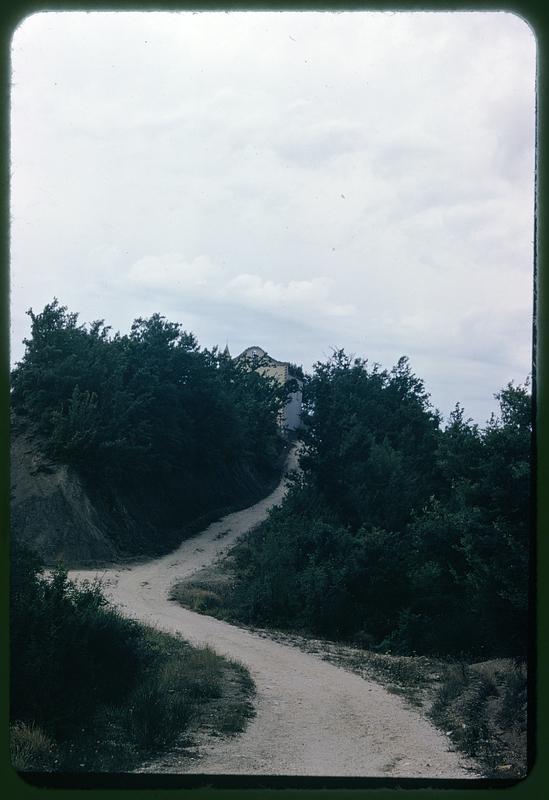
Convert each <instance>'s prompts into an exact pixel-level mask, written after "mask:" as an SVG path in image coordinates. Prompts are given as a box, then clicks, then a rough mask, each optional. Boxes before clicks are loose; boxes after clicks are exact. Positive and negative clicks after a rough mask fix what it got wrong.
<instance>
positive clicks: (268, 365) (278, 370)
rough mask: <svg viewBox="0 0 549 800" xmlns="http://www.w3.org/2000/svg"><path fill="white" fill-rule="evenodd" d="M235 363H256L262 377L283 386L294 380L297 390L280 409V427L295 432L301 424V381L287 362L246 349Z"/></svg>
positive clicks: (264, 353) (257, 349)
mask: <svg viewBox="0 0 549 800" xmlns="http://www.w3.org/2000/svg"><path fill="white" fill-rule="evenodd" d="M235 360H236V361H241V360H246V361H249V362H258V363H257V366H256V367H255V369H257V371H258V372H260V373H261V374H262V375H266V376H268V377H271V378H275V379H276V380H277V381H278V382H279V383H280V384H282V385H284V384H285V383H287V382H288V381H289V380H295V381H296V383H297V385H298V389H297V391H295V392H292V393H291V394H290V396H289V398H288V402H287V403H286V405H285V406H284V408H283V409H282V414H281V417H280V426H281V427H282V428H283V429H284V430H286V431H295V430H297V428H299V427H300V424H301V403H302V397H303V391H302V390H303V381H302V380H301V379H300V378H298V377H297V375H293V374H292V367H291V364H290V363H289V362H288V361H277V360H276V359H275V358H272V357H271V356H270V355H269V354H268V353H267V352H266V351H265V350H263V348H261V347H257V346H256V345H254V346H253V347H247V348H246V350H244V352H243V353H240V355H239V356H237V357H236V359H235Z"/></svg>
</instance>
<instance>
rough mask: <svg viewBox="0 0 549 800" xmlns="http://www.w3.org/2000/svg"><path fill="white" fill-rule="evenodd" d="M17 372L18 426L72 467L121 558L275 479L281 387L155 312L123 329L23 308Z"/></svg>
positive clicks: (158, 545) (191, 527) (166, 544)
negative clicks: (27, 326)
mask: <svg viewBox="0 0 549 800" xmlns="http://www.w3.org/2000/svg"><path fill="white" fill-rule="evenodd" d="M28 314H29V315H30V318H31V322H32V326H31V335H30V337H29V338H28V339H27V340H25V353H24V356H23V358H22V360H21V361H20V362H19V363H18V364H17V365H16V366H15V368H14V370H13V372H12V381H11V385H12V392H11V403H12V410H13V413H14V430H15V429H16V428H17V430H24V429H25V428H27V429H28V431H29V432H30V433H33V432H34V433H36V434H37V435H38V436H39V437H40V441H42V442H44V446H45V448H46V451H47V452H46V456H47V457H48V458H49V459H51V460H53V461H57V462H59V463H62V464H67V465H69V466H71V467H73V468H74V469H75V470H77V472H78V474H79V476H80V477H81V479H82V480H83V482H84V485H85V487H86V490H87V492H88V494H89V496H90V498H91V499H92V500H96V501H98V503H99V504H100V505H101V507H102V508H105V509H108V511H109V513H110V515H111V517H112V523H113V524H112V525H109V531H110V532H111V535H113V536H115V537H116V541H115V544H116V547H117V549H118V551H119V552H120V553H121V554H122V555H129V556H132V555H140V554H154V553H160V552H166V551H168V550H169V549H170V547H172V546H175V545H177V544H179V543H180V541H181V539H182V538H185V536H188V535H189V534H190V533H192V532H195V531H196V530H200V529H201V527H203V526H205V525H207V524H208V523H209V522H210V521H211V520H212V519H215V518H216V517H219V516H222V515H223V514H225V513H228V512H229V511H231V510H235V509H236V508H243V507H245V506H247V505H250V504H252V503H253V502H256V501H257V500H259V499H260V498H261V497H263V496H264V495H265V494H267V493H268V491H270V489H271V488H274V486H275V485H276V483H278V480H279V478H280V470H281V466H282V462H283V457H284V441H283V439H282V436H281V434H280V429H279V425H278V421H277V420H278V415H279V412H280V409H281V407H282V405H283V404H284V402H285V399H286V397H287V392H288V391H289V387H288V386H286V387H284V386H280V385H279V384H278V383H277V381H276V380H274V379H273V378H269V377H265V376H263V375H261V374H260V373H259V372H256V371H253V370H250V369H249V368H247V367H246V366H244V365H243V364H241V363H239V362H237V361H234V360H233V359H231V358H230V356H228V355H226V354H224V353H221V352H219V351H218V350H217V348H213V349H212V350H208V349H206V348H202V349H201V348H200V347H199V346H198V343H197V341H196V339H195V338H194V336H193V335H192V333H188V332H186V331H184V330H183V329H182V328H181V326H180V325H179V324H177V323H173V322H169V321H168V320H166V319H165V318H164V317H163V316H161V315H160V314H153V315H152V316H151V317H150V318H148V319H142V318H139V319H136V320H135V321H134V323H133V324H132V326H131V330H130V333H129V334H126V335H121V334H120V333H114V334H113V333H112V332H111V330H110V328H109V327H108V326H106V325H105V324H104V322H103V321H102V320H100V321H96V322H92V323H91V324H89V325H84V324H80V323H79V321H78V314H76V313H71V312H69V311H68V310H67V308H66V307H65V306H62V305H60V303H59V302H58V301H57V299H54V300H53V301H52V302H51V303H49V304H48V305H46V306H45V308H44V309H43V311H42V312H41V313H37V314H36V313H34V312H33V311H32V310H29V312H28Z"/></svg>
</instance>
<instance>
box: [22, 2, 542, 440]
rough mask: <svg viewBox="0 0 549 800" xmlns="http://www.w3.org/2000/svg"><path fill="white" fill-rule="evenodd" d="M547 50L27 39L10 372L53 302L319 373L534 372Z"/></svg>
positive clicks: (71, 27) (69, 32)
mask: <svg viewBox="0 0 549 800" xmlns="http://www.w3.org/2000/svg"><path fill="white" fill-rule="evenodd" d="M535 69H536V42H535V37H534V35H533V33H532V31H531V30H530V28H529V27H528V25H527V24H526V23H525V22H524V21H523V20H521V19H520V18H519V17H517V16H514V15H512V14H507V13H501V12H499V13H484V12H453V13H441V12H433V13H425V12H415V13H405V12H397V13H388V12H378V13H373V12H366V11H354V12H343V13H333V12H326V11H325V12H250V11H248V12H229V13H226V12H194V13H193V12H177V13H168V12H149V13H146V12H140V13H135V12H134V13H126V12H95V13H83V12H63V13H40V14H36V15H34V16H31V17H28V18H27V19H26V20H24V21H23V22H22V24H21V25H20V26H19V28H18V29H17V30H16V31H15V33H14V36H13V41H12V94H11V175H12V183H11V220H12V225H11V326H12V339H11V358H12V363H15V362H17V361H18V360H19V359H20V358H21V357H22V355H23V352H24V346H23V344H22V340H23V338H24V337H25V336H27V335H28V334H29V330H30V325H29V322H30V321H29V318H28V316H27V315H26V313H25V312H26V311H27V309H28V308H29V307H32V309H33V310H34V311H35V312H38V311H40V310H42V308H43V307H44V305H45V304H46V303H48V302H50V301H51V300H52V299H53V297H54V296H55V297H57V298H58V299H59V301H60V302H61V303H62V304H63V305H66V306H68V308H69V310H70V311H76V312H78V313H79V319H80V321H81V322H91V321H93V320H96V319H104V320H105V322H106V323H107V324H109V325H111V326H112V327H113V330H115V331H116V330H119V331H120V332H121V333H127V332H128V331H129V328H130V325H131V322H132V320H133V319H135V318H136V317H147V316H150V315H151V314H153V313H154V312H159V313H161V314H163V315H164V316H165V317H166V318H167V319H169V320H170V321H176V322H180V323H181V324H182V326H183V328H184V329H186V330H187V331H192V332H193V333H194V334H195V336H196V337H197V339H198V342H199V344H200V345H201V346H203V347H213V346H214V345H219V346H220V347H221V348H223V347H225V344H226V343H228V345H229V348H230V351H231V353H232V354H233V355H237V354H238V353H240V352H241V351H242V350H244V349H245V348H246V347H248V346H251V345H259V346H260V347H263V348H264V349H265V350H267V351H268V352H269V353H270V354H271V355H272V356H273V357H274V358H277V359H279V360H288V361H291V362H294V363H298V364H302V365H303V367H304V369H305V370H306V371H310V370H311V369H312V366H313V364H314V363H315V362H316V361H319V360H320V361H325V360H326V359H327V358H328V357H329V356H330V354H331V353H332V351H333V349H338V348H344V349H345V350H346V351H347V352H348V353H350V354H354V355H355V356H360V357H361V358H367V359H368V360H369V362H370V363H371V364H373V363H374V362H376V363H379V364H381V366H382V367H384V368H388V369H390V368H391V367H392V366H393V365H394V364H395V363H396V362H397V361H398V359H399V357H400V356H402V355H406V356H408V357H409V359H410V364H411V367H412V369H413V371H414V373H415V374H416V375H418V376H419V377H421V378H422V379H423V380H424V382H425V386H426V388H427V390H428V391H429V393H430V395H431V402H432V403H433V406H434V407H435V408H437V409H439V410H440V412H441V413H442V415H443V416H444V418H447V416H448V414H449V413H450V411H451V410H452V408H453V407H454V405H455V403H456V402H457V401H459V402H460V403H461V404H462V405H463V406H464V408H465V412H466V414H467V416H470V417H472V418H473V419H474V420H475V421H476V422H478V423H479V424H481V425H483V424H484V423H485V422H486V420H487V419H488V418H489V416H490V414H491V413H492V411H497V408H498V404H497V401H496V400H495V398H494V394H495V393H496V392H498V391H499V390H500V389H501V388H502V387H504V386H505V385H506V384H507V383H508V382H509V381H511V380H513V381H514V382H515V383H522V382H523V381H524V380H525V378H526V376H527V375H528V373H529V372H530V371H531V358H532V356H531V349H532V306H533V237H534V231H533V224H534V153H535V150H534V134H535V112H534V106H535Z"/></svg>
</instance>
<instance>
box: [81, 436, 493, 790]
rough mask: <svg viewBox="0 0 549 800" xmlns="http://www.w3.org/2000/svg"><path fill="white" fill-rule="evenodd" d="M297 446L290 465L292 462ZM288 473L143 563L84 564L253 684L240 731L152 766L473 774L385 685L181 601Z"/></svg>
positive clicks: (148, 617)
mask: <svg viewBox="0 0 549 800" xmlns="http://www.w3.org/2000/svg"><path fill="white" fill-rule="evenodd" d="M295 458H296V456H295V451H293V452H292V453H291V454H290V458H289V467H293V466H295ZM284 491H285V481H284V480H283V481H282V482H281V483H280V485H279V486H278V487H277V488H276V489H275V490H274V492H272V494H271V495H269V497H267V498H265V499H264V500H261V501H260V502H259V503H257V504H256V505H254V506H251V507H250V508H247V509H244V510H243V511H238V512H236V513H234V514H229V515H228V516H226V517H224V518H223V519H222V520H220V521H218V522H215V523H213V524H212V525H210V526H209V527H208V528H207V529H206V530H205V531H203V532H202V533H200V534H198V535H197V536H195V537H193V538H192V539H188V540H186V541H184V542H183V543H182V544H181V546H180V547H179V548H178V549H177V550H176V551H174V552H173V553H171V554H169V555H167V556H164V557H162V558H159V559H156V560H154V561H150V562H148V563H145V564H136V565H132V566H128V567H122V568H121V567H113V568H109V569H106V570H101V571H100V572H98V571H97V570H92V571H90V570H79V571H74V572H71V573H70V577H71V578H73V579H81V578H93V577H95V576H98V577H100V578H101V579H102V581H103V585H104V589H105V593H106V594H107V595H108V596H109V597H110V599H111V600H112V601H113V602H114V603H115V604H116V605H117V606H119V607H120V609H121V610H122V611H123V613H125V614H127V615H128V616H131V617H134V618H137V619H139V620H141V621H143V622H145V623H147V624H149V625H153V626H155V627H157V628H160V629H162V630H165V631H168V632H178V633H180V634H182V635H183V636H184V637H185V638H186V639H188V640H189V641H191V642H192V643H195V644H209V645H211V646H212V647H213V648H215V650H216V651H217V652H218V653H220V654H222V655H225V656H228V657H230V658H234V659H237V660H238V661H240V662H241V663H243V664H244V665H245V666H246V667H247V668H248V669H249V670H250V672H251V674H252V677H253V679H254V681H255V683H256V689H257V696H256V698H255V708H256V716H255V718H254V719H253V720H251V721H250V723H249V725H248V727H247V729H246V730H245V731H244V733H242V734H241V735H239V736H235V737H231V738H226V739H220V738H216V739H214V740H207V741H205V742H204V743H202V744H201V746H200V758H198V759H189V758H187V757H186V756H185V755H184V754H183V753H182V754H181V756H178V754H177V753H175V754H171V756H170V757H169V758H168V759H165V760H164V762H162V761H160V762H157V763H156V764H155V765H153V766H151V767H150V770H151V771H154V772H192V773H199V774H217V775H229V774H247V775H311V776H313V775H314V776H317V775H322V776H328V775H329V776H363V777H422V778H432V777H437V778H476V777H479V775H478V773H477V772H475V771H474V769H473V768H472V766H471V765H470V764H467V763H466V762H465V761H464V759H463V758H462V757H460V756H459V755H458V754H457V753H455V752H452V751H450V750H449V740H448V738H447V737H446V736H445V735H444V734H443V733H441V732H440V731H437V730H436V729H435V728H434V727H433V726H432V725H431V724H430V723H429V722H428V721H427V720H426V719H425V718H424V717H422V716H421V715H420V714H419V713H418V712H417V711H416V710H415V709H412V708H410V707H409V706H408V705H407V704H406V703H405V702H404V701H403V700H402V699H401V698H400V697H398V696H396V695H393V694H390V693H389V692H387V691H386V690H385V689H384V688H383V687H382V686H380V685H379V684H377V683H375V682H373V681H368V680H364V679H363V678H361V677H359V676H358V675H355V674H353V673H350V672H347V671H345V670H344V669H342V668H340V667H337V666H335V665H333V664H329V663H327V662H325V661H322V660H321V658H320V657H318V656H315V655H314V654H310V653H304V652H302V651H301V650H298V649H297V648H295V647H292V646H291V645H287V644H280V643H277V642H275V641H273V640H271V639H268V638H265V637H264V636H260V635H259V634H256V633H253V632H250V631H247V630H243V629H242V628H239V627H237V626H235V625H229V624H228V623H226V622H222V621H220V620H216V619H214V618H213V617H207V616H203V615H201V614H196V613H194V612H191V611H188V610H186V609H183V608H181V607H180V606H178V605H177V604H176V603H174V602H173V601H170V600H168V594H169V589H170V586H171V585H172V584H173V583H174V582H175V581H176V580H178V579H180V578H183V577H187V576H189V575H192V574H193V573H194V572H196V571H197V570H199V569H200V568H202V567H203V566H206V565H208V564H210V563H212V561H214V560H215V559H216V558H217V557H219V556H220V555H222V554H223V553H225V552H226V551H227V550H228V549H229V547H230V546H231V545H232V544H233V543H234V542H235V540H236V539H237V538H238V537H239V536H240V535H242V534H243V533H244V532H246V531H247V530H249V529H250V528H251V527H253V526H254V525H256V524H258V523H259V522H260V521H261V520H263V519H264V518H265V517H266V515H267V513H268V509H269V508H270V507H271V506H273V505H276V504H277V503H280V501H281V499H282V497H283V495H284Z"/></svg>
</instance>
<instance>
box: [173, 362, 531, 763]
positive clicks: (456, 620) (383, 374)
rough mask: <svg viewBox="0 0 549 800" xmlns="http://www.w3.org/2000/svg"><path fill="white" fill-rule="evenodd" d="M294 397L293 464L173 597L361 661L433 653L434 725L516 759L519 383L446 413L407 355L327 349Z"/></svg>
mask: <svg viewBox="0 0 549 800" xmlns="http://www.w3.org/2000/svg"><path fill="white" fill-rule="evenodd" d="M304 397H305V414H304V421H305V427H304V431H303V434H302V439H303V449H302V454H301V457H300V467H301V471H300V473H298V474H295V476H294V479H293V482H292V485H291V487H290V490H289V492H288V493H287V495H286V498H285V500H284V502H283V503H282V505H281V506H279V507H277V508H274V509H273V510H272V511H271V513H270V515H269V517H268V519H267V520H266V521H265V522H264V523H263V524H261V525H260V526H259V527H258V528H256V529H255V530H254V531H252V532H250V533H249V534H248V535H247V536H245V537H243V539H242V540H241V541H240V543H239V544H238V545H237V546H236V547H235V548H234V549H233V550H232V552H231V553H230V555H229V557H228V559H227V561H226V562H225V564H224V565H222V567H221V568H220V570H218V576H217V578H215V579H214V580H212V576H211V575H207V574H206V575H202V576H201V575H197V576H195V577H194V578H193V579H192V581H190V582H185V583H183V584H181V585H180V586H178V587H176V588H175V589H174V594H173V596H174V598H175V599H179V601H180V602H182V603H183V604H185V605H188V606H190V607H192V608H194V609H195V610H197V611H202V612H203V613H207V614H212V615H215V616H220V617H222V618H224V619H228V620H231V621H234V622H239V623H240V624H246V625H253V626H262V627H269V628H276V629H280V630H285V631H294V632H298V633H302V634H305V635H307V636H322V637H326V638H328V639H331V640H333V641H338V642H344V643H349V644H352V645H354V646H355V647H358V648H361V649H362V651H363V652H364V653H369V654H370V659H371V660H372V659H374V657H375V656H379V658H389V659H390V661H389V662H387V663H392V664H393V665H394V664H396V663H400V661H395V659H401V658H403V657H412V658H424V657H429V658H435V659H436V658H439V659H442V660H444V662H445V663H446V664H447V665H449V666H448V667H447V668H444V670H442V673H441V674H442V677H441V678H440V681H441V684H440V686H439V688H438V690H437V691H438V692H439V694H438V695H437V697H433V698H432V699H433V708H432V712H431V713H432V714H433V718H434V719H435V720H436V722H437V724H439V725H440V726H442V727H445V726H446V727H448V728H452V729H455V731H457V733H455V734H454V739H453V741H454V744H455V745H456V746H459V747H460V748H461V749H463V750H464V751H466V752H468V753H470V754H474V755H476V756H479V757H482V758H483V759H484V763H485V764H487V769H491V768H492V767H489V765H488V763H489V762H491V761H493V760H494V758H495V759H496V760H498V758H499V757H500V756H501V757H503V758H504V759H505V758H506V757H505V753H506V752H508V750H509V748H510V750H512V751H513V752H515V756H511V755H509V756H508V758H507V760H511V761H512V762H513V764H512V767H511V768H510V772H511V773H512V774H517V773H516V770H517V769H518V770H519V772H520V770H522V773H523V771H524V769H523V768H524V764H525V759H526V755H525V737H526V723H525V713H526V712H525V708H526V706H525V698H526V667H525V664H526V657H527V646H528V641H529V636H530V632H529V615H528V573H529V541H530V451H531V434H532V427H531V418H532V413H531V397H530V393H529V387H528V384H525V385H523V386H515V385H513V384H509V385H508V386H506V387H505V388H504V389H502V390H501V392H500V393H499V394H498V395H497V398H498V400H499V405H500V413H499V415H497V416H495V415H494V416H493V417H492V418H491V419H490V420H489V421H488V422H487V423H486V425H485V427H484V428H480V427H479V426H478V425H476V424H474V423H473V422H472V421H471V420H468V419H467V418H466V416H465V413H464V410H463V409H462V408H461V407H460V406H459V404H458V405H456V407H455V410H454V411H453V413H452V414H451V416H450V419H449V421H448V424H447V425H446V426H444V427H443V426H442V424H441V423H442V420H441V417H440V415H439V414H438V412H437V411H436V410H435V409H433V407H432V406H431V404H430V400H429V395H428V394H427V392H426V390H425V387H424V384H423V382H422V381H421V380H420V379H419V378H418V377H417V376H415V375H414V374H413V373H412V371H411V368H410V365H409V363H408V361H407V359H405V358H402V359H401V360H400V361H399V362H398V364H397V365H396V366H395V367H394V368H393V369H392V370H390V371H387V370H382V369H381V368H380V367H379V366H378V365H374V366H373V367H370V366H369V365H368V363H367V362H366V361H363V360H361V359H351V358H349V357H348V356H347V355H346V354H345V353H344V352H343V351H338V352H336V353H334V355H333V357H332V358H330V359H329V360H328V361H327V362H325V363H318V364H317V365H316V366H315V371H314V374H313V376H312V377H310V378H308V379H307V380H306V382H305V395H304ZM494 660H495V661H498V662H501V664H504V665H507V666H501V664H500V668H499V671H497V675H496V673H495V672H494V673H493V674H492V673H490V670H488V671H486V670H485V671H484V672H483V671H482V670H481V671H480V672H479V670H478V669H477V668H476V667H475V666H474V665H476V664H479V663H480V664H481V663H491V662H493V661H494ZM379 663H380V662H378V665H379ZM454 664H458V665H462V666H457V667H456V668H455V669H454V666H452V665H454ZM456 670H457V672H456ZM439 672H441V671H440V670H439ZM485 712H486V719H485V717H484V716H483V715H484V714H485ZM453 717H455V720H454V721H452V719H453ZM458 720H459V722H458ZM462 725H463V726H464V727H460V726H462ZM460 732H461V733H460ZM502 737H503V739H504V740H505V741H507V742H508V745H507V744H506V745H505V746H504V747H503V749H501V748H500V749H499V750H498V746H499V745H497V742H498V740H501V739H502ZM487 742H489V743H488V744H487ZM512 742H514V744H513V743H512ZM500 743H501V742H500ZM506 748H507V750H506ZM489 751H492V752H494V753H495V752H497V753H499V754H500V755H496V756H494V758H492V756H489V755H487V754H488V753H489ZM509 752H510V751H509ZM517 754H518V755H517ZM520 765H522V766H520ZM492 766H493V765H492ZM522 773H521V774H522Z"/></svg>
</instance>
